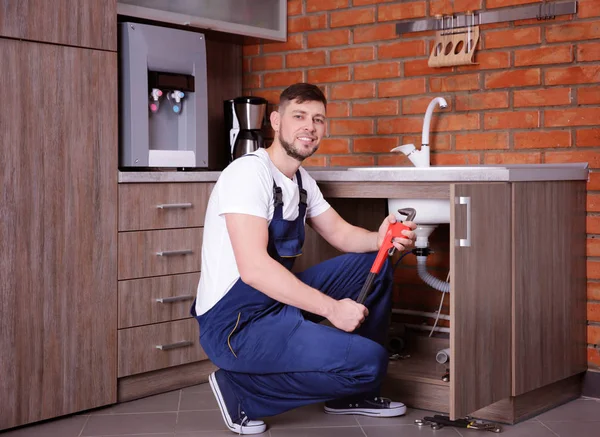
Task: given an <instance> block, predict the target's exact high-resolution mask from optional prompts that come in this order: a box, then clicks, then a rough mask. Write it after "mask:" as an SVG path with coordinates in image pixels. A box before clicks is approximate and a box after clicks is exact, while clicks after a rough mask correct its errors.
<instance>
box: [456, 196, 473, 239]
mask: <svg viewBox="0 0 600 437" xmlns="http://www.w3.org/2000/svg"><path fill="white" fill-rule="evenodd" d="M456 203H458V204H460V205H467V238H460V239H458V240H457V241H456V243H457V245H458V246H461V247H471V198H470V197H459V198H458V199H456Z"/></svg>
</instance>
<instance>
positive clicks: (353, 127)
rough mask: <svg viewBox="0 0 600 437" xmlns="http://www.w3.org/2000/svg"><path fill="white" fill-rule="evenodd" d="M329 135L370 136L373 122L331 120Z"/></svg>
mask: <svg viewBox="0 0 600 437" xmlns="http://www.w3.org/2000/svg"><path fill="white" fill-rule="evenodd" d="M329 127H330V132H331V135H370V134H372V133H373V120H331V121H330V124H329Z"/></svg>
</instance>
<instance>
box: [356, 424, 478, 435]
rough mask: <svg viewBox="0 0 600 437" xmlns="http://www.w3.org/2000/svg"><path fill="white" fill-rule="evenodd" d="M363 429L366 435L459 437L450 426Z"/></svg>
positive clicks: (364, 427)
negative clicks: (439, 427)
mask: <svg viewBox="0 0 600 437" xmlns="http://www.w3.org/2000/svg"><path fill="white" fill-rule="evenodd" d="M363 431H364V432H365V434H366V435H367V437H396V436H401V437H460V436H459V434H458V433H457V432H456V431H455V430H453V429H450V428H442V429H438V430H433V429H431V427H429V426H425V427H419V426H417V425H395V426H363ZM486 437H487V436H486Z"/></svg>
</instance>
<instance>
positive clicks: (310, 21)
mask: <svg viewBox="0 0 600 437" xmlns="http://www.w3.org/2000/svg"><path fill="white" fill-rule="evenodd" d="M287 26H288V33H296V32H307V31H309V30H319V29H325V28H326V27H327V14H316V15H307V16H304V17H294V18H290V19H288V23H287Z"/></svg>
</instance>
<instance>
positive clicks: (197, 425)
mask: <svg viewBox="0 0 600 437" xmlns="http://www.w3.org/2000/svg"><path fill="white" fill-rule="evenodd" d="M430 414H431V412H426V411H419V410H412V409H409V411H408V412H407V414H406V415H405V416H403V417H399V418H390V419H377V418H372V417H364V416H332V415H328V414H325V413H323V411H322V406H321V405H313V406H309V407H305V408H300V409H297V410H293V411H290V412H288V413H285V414H282V415H280V416H276V417H272V418H269V419H268V420H267V421H266V422H267V424H268V431H267V432H266V433H265V434H262V435H263V436H265V437H334V436H336V437H337V436H339V437H460V436H475V435H481V436H482V437H485V436H486V435H489V436H491V435H494V434H491V433H488V432H484V431H473V430H465V429H458V428H449V427H446V428H443V429H440V430H437V431H434V430H432V429H431V428H430V427H429V426H426V427H423V428H419V427H418V426H417V425H415V424H414V421H415V419H419V418H422V417H424V416H426V415H430ZM502 428H503V431H502V434H500V435H503V436H506V437H556V436H559V437H599V436H600V400H597V399H589V398H580V399H577V400H575V401H572V402H570V403H568V404H565V405H562V406H560V407H557V408H555V409H554V410H551V411H548V412H546V413H543V414H540V415H539V416H537V417H535V418H533V419H531V420H528V421H526V422H523V423H520V424H518V425H515V426H507V425H502ZM0 434H1V435H2V437H83V436H94V437H100V436H102V437H106V436H131V437H232V436H234V435H235V434H233V433H232V432H230V431H228V430H227V429H226V428H225V426H224V424H223V420H222V418H221V413H220V412H219V410H218V409H217V404H216V402H215V400H214V398H213V395H212V392H211V391H210V388H209V386H208V384H202V385H197V386H194V387H189V388H185V389H183V390H176V391H173V392H169V393H164V394H161V395H157V396H152V397H148V398H145V399H140V400H137V401H132V402H127V403H124V404H120V405H116V406H111V407H106V408H100V409H97V410H93V411H89V412H86V413H85V414H79V415H73V416H70V417H66V418H60V419H55V420H52V421H47V422H44V423H42V424H38V425H31V426H26V427H22V428H19V429H15V430H11V431H7V432H5V433H1V432H0Z"/></svg>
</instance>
